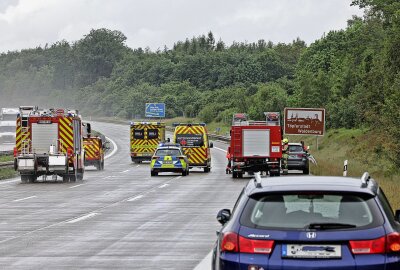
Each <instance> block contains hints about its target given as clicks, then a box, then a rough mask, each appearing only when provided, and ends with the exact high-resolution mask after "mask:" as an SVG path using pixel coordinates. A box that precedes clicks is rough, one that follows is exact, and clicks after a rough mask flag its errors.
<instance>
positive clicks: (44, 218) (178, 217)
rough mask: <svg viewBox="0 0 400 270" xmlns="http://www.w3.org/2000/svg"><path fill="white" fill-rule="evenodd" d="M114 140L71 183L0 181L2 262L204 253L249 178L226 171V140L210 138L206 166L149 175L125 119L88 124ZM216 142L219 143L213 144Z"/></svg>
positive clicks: (64, 262)
mask: <svg viewBox="0 0 400 270" xmlns="http://www.w3.org/2000/svg"><path fill="white" fill-rule="evenodd" d="M92 128H93V129H95V130H98V131H100V132H102V133H103V134H105V135H106V136H108V137H109V138H111V139H112V140H113V141H114V142H115V143H116V146H117V149H116V152H115V154H114V155H112V156H111V157H109V158H108V159H107V160H106V162H105V170H104V171H101V172H98V171H96V170H95V169H94V168H90V167H89V168H87V170H86V172H85V176H84V180H83V181H81V182H77V183H62V182H56V181H52V180H51V181H49V182H46V183H34V184H22V183H21V182H20V181H19V180H18V179H13V180H6V181H2V182H0V194H1V196H0V269H193V268H194V267H196V265H197V264H198V263H199V262H200V261H201V260H202V259H203V258H204V257H205V256H206V255H207V254H208V253H209V252H210V250H211V249H212V246H213V244H214V241H215V238H216V236H215V231H216V230H218V229H219V227H220V226H219V225H218V222H217V221H216V219H215V216H216V213H217V212H218V210H220V209H222V208H232V206H233V204H234V202H235V200H236V198H237V196H238V194H239V193H240V191H241V189H242V188H243V186H244V185H245V184H246V183H247V181H248V179H241V180H232V178H231V177H230V176H228V175H226V174H225V166H226V158H225V152H223V151H222V150H223V149H226V148H227V146H226V145H225V144H223V143H221V142H214V145H215V146H216V147H215V148H214V149H212V170H211V172H210V173H207V174H206V173H204V172H202V171H201V170H193V171H191V173H190V175H189V176H186V177H182V176H180V175H179V174H170V173H166V174H160V176H158V177H150V169H149V164H148V163H145V164H140V165H137V164H133V163H132V162H131V160H130V156H129V127H128V125H117V124H103V123H93V124H92ZM218 148H219V149H218Z"/></svg>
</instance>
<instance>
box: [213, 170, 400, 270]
mask: <svg viewBox="0 0 400 270" xmlns="http://www.w3.org/2000/svg"><path fill="white" fill-rule="evenodd" d="M399 216H400V211H396V214H394V212H393V210H392V209H391V207H390V204H389V202H388V200H387V199H386V197H385V195H384V193H383V191H382V189H381V188H380V187H379V186H378V184H377V183H376V182H375V181H374V180H373V179H371V178H370V177H369V175H368V173H365V174H364V175H363V176H362V178H361V179H355V178H346V177H320V176H307V177H282V178H273V177H272V178H260V176H259V175H257V176H256V178H255V179H254V180H250V182H249V183H248V184H247V186H246V187H245V188H244V189H243V191H242V193H241V194H240V196H239V198H238V200H237V202H236V204H235V206H234V208H233V210H232V213H231V211H230V210H228V209H223V210H221V211H219V213H218V215H217V219H218V221H219V222H220V223H221V224H223V227H222V228H221V230H220V231H219V233H218V240H217V242H216V245H215V247H214V252H213V260H212V269H218V270H228V269H229V270H239V269H240V270H267V269H268V270H278V269H282V270H301V269H307V270H310V269H324V270H331V269H332V270H333V269H340V270H367V269H368V270H374V269H376V270H378V269H379V270H383V269H385V270H399V269H400V233H399V232H400V224H399V220H400V217H399Z"/></svg>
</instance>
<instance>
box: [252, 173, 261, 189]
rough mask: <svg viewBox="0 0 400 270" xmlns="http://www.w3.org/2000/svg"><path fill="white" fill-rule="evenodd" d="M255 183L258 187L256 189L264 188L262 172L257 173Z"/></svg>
mask: <svg viewBox="0 0 400 270" xmlns="http://www.w3.org/2000/svg"><path fill="white" fill-rule="evenodd" d="M254 183H255V185H256V188H261V187H262V185H261V174H260V172H256V173H255V174H254Z"/></svg>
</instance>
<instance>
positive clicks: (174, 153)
mask: <svg viewBox="0 0 400 270" xmlns="http://www.w3.org/2000/svg"><path fill="white" fill-rule="evenodd" d="M180 155H181V151H180V150H179V149H158V150H157V152H156V156H159V157H163V156H180Z"/></svg>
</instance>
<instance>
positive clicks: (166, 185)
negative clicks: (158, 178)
mask: <svg viewBox="0 0 400 270" xmlns="http://www.w3.org/2000/svg"><path fill="white" fill-rule="evenodd" d="M168 186H169V184H164V185H161V186H159V187H158V188H165V187H168Z"/></svg>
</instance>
